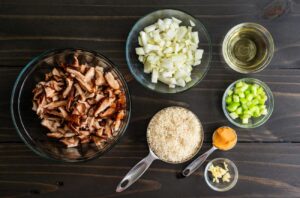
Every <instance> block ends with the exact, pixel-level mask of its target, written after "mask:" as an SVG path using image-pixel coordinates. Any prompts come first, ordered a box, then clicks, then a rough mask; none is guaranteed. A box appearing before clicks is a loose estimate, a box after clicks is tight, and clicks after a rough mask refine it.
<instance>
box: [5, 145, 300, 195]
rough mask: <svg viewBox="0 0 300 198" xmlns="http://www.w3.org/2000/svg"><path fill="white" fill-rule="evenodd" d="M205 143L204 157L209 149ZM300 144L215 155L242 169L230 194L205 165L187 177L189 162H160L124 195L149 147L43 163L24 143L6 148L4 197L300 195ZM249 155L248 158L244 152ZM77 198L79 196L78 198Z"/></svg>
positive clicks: (118, 148)
mask: <svg viewBox="0 0 300 198" xmlns="http://www.w3.org/2000/svg"><path fill="white" fill-rule="evenodd" d="M208 147H209V144H205V145H204V146H203V148H202V150H201V153H202V152H203V151H205V150H206V149H208ZM299 147H300V144H282V143H281V144H259V143H247V144H245V143H243V144H238V145H237V147H236V148H235V149H233V150H232V151H229V152H216V153H215V154H213V156H211V157H210V159H212V158H214V157H229V158H230V159H232V160H233V161H234V162H235V163H236V165H237V167H238V169H239V182H238V184H237V186H236V187H235V188H234V189H232V190H231V191H229V192H226V193H222V194H220V193H217V192H213V191H211V190H210V189H209V187H208V186H207V185H206V184H205V181H204V178H203V175H202V174H203V170H204V166H203V167H202V168H201V169H200V170H199V171H197V172H196V173H195V174H194V175H192V176H191V177H189V178H186V179H178V177H177V174H178V173H179V172H180V171H181V170H182V169H183V167H184V166H185V165H186V164H180V165H169V164H165V163H163V162H160V161H155V162H154V164H153V165H152V166H151V167H150V169H149V170H148V171H147V172H146V174H145V175H144V176H143V177H142V178H141V179H140V180H139V181H138V182H137V183H136V184H135V185H133V186H132V187H131V188H129V189H128V190H127V191H125V192H124V193H119V194H117V193H114V190H115V187H116V185H117V184H118V182H119V181H120V179H121V178H122V177H123V176H124V175H125V174H126V172H127V171H128V170H129V169H130V168H131V167H132V166H133V165H134V164H135V163H137V162H138V161H139V160H140V159H141V158H143V157H144V156H145V155H146V154H147V152H148V151H147V147H146V145H145V144H126V143H121V144H119V145H118V146H116V147H115V148H114V149H113V150H111V152H109V153H108V154H107V155H105V156H103V157H102V158H100V159H99V160H95V161H91V162H87V163H81V164H62V163H56V162H51V161H48V160H44V159H42V158H40V157H38V156H36V155H35V154H33V153H32V152H31V151H29V150H28V149H27V148H26V147H25V146H24V145H21V144H9V145H1V146H0V148H1V150H0V193H1V194H2V197H3V196H4V197H5V196H7V197H30V196H32V195H40V196H41V197H68V195H74V197H80V196H79V195H81V196H84V197H161V196H163V197H174V196H175V195H176V197H203V196H205V197H266V195H267V197H289V198H290V197H291V198H292V197H299V194H300V185H299V182H298V181H299V178H298V175H297V174H295V172H299V169H300V154H299V152H295V150H299V149H300V148H299ZM245 153H247V154H245ZM76 195H78V196H76Z"/></svg>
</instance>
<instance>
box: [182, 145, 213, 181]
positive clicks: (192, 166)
mask: <svg viewBox="0 0 300 198" xmlns="http://www.w3.org/2000/svg"><path fill="white" fill-rule="evenodd" d="M215 150H217V148H216V147H214V146H213V147H212V148H211V149H209V150H208V151H206V152H205V153H203V154H202V155H200V156H199V157H197V158H196V159H195V160H194V161H193V162H192V163H190V164H189V165H188V166H187V167H185V169H184V170H183V171H182V175H183V176H185V177H188V176H190V175H191V174H192V173H193V172H195V171H196V170H197V169H198V168H199V167H200V166H201V165H202V164H203V162H205V160H206V159H207V157H208V156H209V155H210V154H212V153H213V152H214V151H215Z"/></svg>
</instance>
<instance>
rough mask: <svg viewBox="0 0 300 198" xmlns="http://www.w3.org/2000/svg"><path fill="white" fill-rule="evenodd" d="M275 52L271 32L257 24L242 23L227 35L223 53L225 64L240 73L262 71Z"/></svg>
mask: <svg viewBox="0 0 300 198" xmlns="http://www.w3.org/2000/svg"><path fill="white" fill-rule="evenodd" d="M274 50H275V46H274V41H273V38H272V35H271V34H270V32H269V31H268V30H267V29H266V28H264V27H263V26H261V25H259V24H256V23H241V24H239V25H236V26H234V27H233V28H231V29H230V30H229V32H228V33H227V34H226V36H225V38H224V41H223V44H222V53H223V57H224V59H225V62H226V63H227V64H228V65H229V67H231V68H232V69H233V70H235V71H237V72H240V73H245V74H247V73H255V72H259V71H262V70H263V69H264V68H265V67H266V66H267V65H268V64H269V63H270V62H271V59H272V57H273V54H274Z"/></svg>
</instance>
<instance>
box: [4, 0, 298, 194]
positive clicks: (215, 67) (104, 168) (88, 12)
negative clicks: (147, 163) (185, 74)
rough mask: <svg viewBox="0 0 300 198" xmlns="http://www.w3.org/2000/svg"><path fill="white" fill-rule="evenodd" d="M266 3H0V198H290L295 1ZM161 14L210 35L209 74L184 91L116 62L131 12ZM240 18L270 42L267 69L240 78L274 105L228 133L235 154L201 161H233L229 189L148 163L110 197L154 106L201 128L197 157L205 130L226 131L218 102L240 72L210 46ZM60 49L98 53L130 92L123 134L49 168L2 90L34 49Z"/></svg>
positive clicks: (137, 155)
mask: <svg viewBox="0 0 300 198" xmlns="http://www.w3.org/2000/svg"><path fill="white" fill-rule="evenodd" d="M270 2H272V1H269V0H255V1H247V0H231V1H224V0H204V1H200V0H165V1H161V0H151V1H139V0H127V1H125V0H111V1H109V0H103V1H100V0H85V1H82V0H43V1H39V0H27V1H21V0H20V1H17V0H0V66H1V67H0V109H1V111H0V197H29V196H35V197H38V196H39V197H149V198H153V197H236V198H239V197H268V198H269V197H277V198H289V197H300V130H299V129H300V122H299V116H300V70H299V69H300V66H299V65H300V58H299V54H300V5H299V1H296V0H295V1H293V0H289V1H283V0H282V1H280V0H277V1H276V2H277V3H278V2H279V4H278V5H275V6H274V7H273V8H274V9H271V10H270V9H269V8H268V9H264V8H265V7H266V6H267V5H268V4H269V3H270ZM280 3H286V4H280ZM285 5H286V6H285ZM161 8H176V9H181V10H184V11H187V12H189V13H191V14H193V15H195V16H196V17H197V18H199V19H200V20H201V21H202V22H203V23H204V25H205V26H206V27H207V29H208V31H209V33H210V35H211V38H212V42H213V60H212V62H211V68H210V70H209V72H208V74H207V76H206V77H205V79H204V80H203V81H202V82H201V83H200V84H199V85H198V86H196V87H194V88H192V89H191V90H189V91H187V92H185V93H181V94H176V95H162V94H157V93H154V92H151V91H148V90H146V89H144V88H143V87H142V86H141V85H139V84H138V83H137V81H135V80H134V79H133V78H132V76H131V74H130V72H129V70H128V67H127V65H126V61H125V56H124V49H125V40H126V37H127V34H128V32H129V30H130V28H131V27H132V26H133V24H134V23H135V21H136V20H138V19H139V18H140V17H141V16H143V15H145V14H147V13H149V12H151V11H154V10H157V9H161ZM281 14H283V15H281ZM280 15H281V16H280ZM241 22H257V23H260V24H262V25H264V26H265V27H266V28H267V29H268V30H269V31H270V32H271V34H272V35H273V37H274V40H275V44H276V52H275V56H274V58H273V60H272V62H271V64H270V65H269V66H268V68H267V69H265V70H264V71H263V72H260V73H258V74H255V75H250V76H253V77H255V78H258V79H261V80H263V81H264V82H266V83H267V84H268V85H269V86H270V88H271V89H272V91H273V94H274V97H275V109H274V113H273V115H272V117H271V118H270V120H269V121H268V122H267V123H266V124H265V125H263V126H261V127H259V128H256V129H253V130H245V129H238V128H236V130H237V132H238V136H239V142H238V144H237V147H236V148H235V149H233V150H232V151H229V152H216V153H215V154H213V156H211V157H210V159H212V158H215V157H227V158H229V159H231V160H233V161H234V162H235V163H236V165H237V166H238V169H239V172H240V177H239V181H238V184H237V185H236V187H235V188H234V189H232V190H231V191H229V192H226V193H217V192H214V191H212V190H210V189H209V187H208V186H207V185H206V184H205V181H204V178H203V169H204V168H203V167H202V168H201V169H200V170H198V171H197V173H196V174H194V175H193V176H191V177H189V178H186V179H178V178H177V177H176V175H177V173H178V172H180V170H182V168H183V167H184V166H185V165H186V164H182V165H169V164H165V163H163V162H159V161H157V162H155V163H154V164H153V165H152V166H151V168H150V169H149V170H148V171H147V172H146V174H145V175H144V176H143V177H142V178H141V179H140V180H139V181H138V182H137V183H136V184H135V185H134V186H132V187H131V188H130V189H128V190H127V191H125V192H123V193H119V194H117V193H115V188H116V185H117V184H118V183H119V181H120V179H121V178H122V177H123V176H124V175H125V174H126V173H127V171H128V170H129V169H130V168H131V167H132V166H133V165H135V164H136V163H137V162H138V161H139V160H140V159H141V158H143V157H144V156H145V155H146V154H147V152H148V150H147V144H146V140H145V129H146V126H147V123H148V121H149V119H150V118H151V116H152V115H153V114H154V113H155V112H157V111H158V110H160V109H161V108H163V107H167V106H171V105H180V106H184V107H188V108H190V109H191V110H193V111H194V112H195V113H196V114H197V115H198V116H199V118H200V119H201V121H202V122H203V124H204V128H205V143H204V146H203V149H202V150H201V153H202V152H204V151H205V150H207V149H208V148H209V147H210V146H211V135H212V132H213V131H214V129H216V128H217V127H219V126H221V125H229V122H228V121H227V120H226V118H225V116H224V114H223V112H222V110H221V97H222V94H223V92H224V90H225V88H226V87H227V86H228V85H229V84H230V83H231V82H233V81H234V80H236V79H239V78H242V77H245V75H241V74H238V73H236V72H234V71H232V70H230V69H228V68H227V67H226V64H225V63H224V62H223V61H222V59H221V55H220V46H221V41H222V39H223V36H224V35H225V33H226V32H227V31H228V30H229V29H230V28H231V27H232V26H234V25H236V24H238V23H241ZM61 47H83V48H87V49H93V50H98V51H100V52H102V53H103V54H105V55H106V56H108V57H109V58H110V59H111V60H112V61H114V62H115V63H116V64H117V65H118V67H119V69H120V70H121V71H122V73H123V74H124V75H125V76H126V79H127V81H128V84H129V88H130V91H131V94H132V119H131V123H130V126H129V129H128V130H127V132H126V134H125V136H124V138H123V139H122V141H121V142H120V143H119V144H118V145H117V146H116V147H115V148H114V149H112V150H111V151H110V152H109V153H107V154H106V155H105V156H103V157H101V158H100V159H97V160H93V161H90V162H87V163H80V164H67V163H57V162H52V161H49V160H46V159H43V158H41V157H39V156H37V155H35V154H34V153H33V152H32V151H31V150H29V149H28V148H27V147H26V146H25V145H24V143H23V142H22V141H21V139H20V138H19V136H18V134H17V132H16V130H15V129H14V126H13V123H12V120H11V116H10V111H9V103H10V102H9V101H10V94H11V90H12V86H13V84H14V81H15V79H16V77H17V75H18V73H19V72H20V70H21V69H22V67H23V66H24V65H25V64H26V63H27V62H28V61H29V60H30V59H31V58H33V57H34V56H36V55H38V54H39V53H41V52H42V51H44V50H47V49H50V48H61Z"/></svg>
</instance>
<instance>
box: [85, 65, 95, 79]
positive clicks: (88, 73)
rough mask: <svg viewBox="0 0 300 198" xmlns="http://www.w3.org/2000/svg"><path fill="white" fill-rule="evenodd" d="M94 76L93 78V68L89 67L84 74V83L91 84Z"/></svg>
mask: <svg viewBox="0 0 300 198" xmlns="http://www.w3.org/2000/svg"><path fill="white" fill-rule="evenodd" d="M94 76H95V68H94V67H91V68H90V69H89V70H88V71H87V72H86V74H85V75H84V77H85V81H86V82H91V81H92V79H94Z"/></svg>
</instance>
